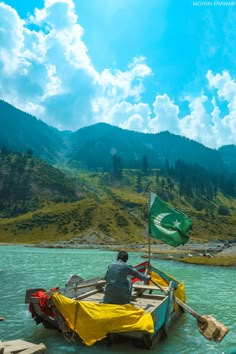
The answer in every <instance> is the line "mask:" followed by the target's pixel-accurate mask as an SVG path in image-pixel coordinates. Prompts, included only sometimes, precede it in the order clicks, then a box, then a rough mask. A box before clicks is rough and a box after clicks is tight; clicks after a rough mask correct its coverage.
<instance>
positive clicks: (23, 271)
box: [0, 246, 236, 354]
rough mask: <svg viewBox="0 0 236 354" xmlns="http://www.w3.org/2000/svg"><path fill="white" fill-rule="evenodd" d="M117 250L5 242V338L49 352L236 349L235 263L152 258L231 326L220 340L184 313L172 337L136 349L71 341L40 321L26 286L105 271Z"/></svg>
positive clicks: (193, 299)
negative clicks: (218, 264)
mask: <svg viewBox="0 0 236 354" xmlns="http://www.w3.org/2000/svg"><path fill="white" fill-rule="evenodd" d="M115 257H116V252H110V251H103V250H71V249H41V248H33V247H23V246H17V247H16V246H0V316H2V317H5V318H6V320H5V321H3V322H0V340H2V341H7V340H13V339H24V340H26V341H31V342H34V343H41V342H42V343H44V344H45V345H46V347H47V350H46V353H47V354H64V353H80V354H88V353H93V354H103V353H111V354H126V353H133V354H135V353H140V354H147V353H153V354H157V353H158V354H164V353H169V354H173V353H181V354H182V353H183V354H187V353H197V354H206V353H217V354H223V353H224V354H233V353H234V354H236V301H235V300H236V299H235V297H236V296H235V294H236V281H235V273H236V270H235V268H229V269H227V268H221V267H203V266H194V265H186V264H181V263H175V262H173V261H163V260H160V261H158V260H153V261H152V263H153V265H154V266H156V267H158V268H160V269H162V270H163V271H165V272H167V273H169V274H171V275H172V276H174V277H175V278H177V279H178V280H183V281H184V282H185V288H186V294H187V299H188V305H189V306H191V307H192V308H193V309H194V310H195V311H197V312H199V313H200V314H202V315H203V314H211V315H213V316H214V317H216V318H217V319H218V320H219V321H221V322H222V323H223V324H225V325H226V326H228V327H229V329H230V332H229V333H228V334H227V336H226V337H225V338H224V339H223V341H222V342H221V343H214V342H210V341H208V340H207V339H205V338H204V337H202V336H201V335H200V334H199V332H198V329H197V325H196V320H195V319H194V318H193V317H192V316H191V315H190V314H188V313H186V314H183V316H181V318H179V319H178V321H177V322H176V323H175V325H174V327H172V328H171V329H170V330H169V334H168V338H167V339H166V340H165V341H163V342H162V343H161V344H159V345H157V346H156V347H155V348H154V350H152V351H149V350H146V349H137V348H135V347H133V346H132V344H130V343H126V344H116V345H113V346H112V347H107V346H105V345H104V344H102V343H97V344H95V345H94V346H92V347H86V346H84V345H83V344H81V342H79V341H77V342H76V343H69V342H66V341H65V340H64V339H63V337H62V335H61V334H60V333H59V332H58V331H54V330H51V331H49V330H46V329H45V328H43V327H42V326H41V325H38V326H36V324H35V322H34V321H33V320H32V319H31V315H30V313H29V311H28V305H25V304H24V297H25V290H26V289H29V288H37V287H43V288H46V289H47V288H51V287H55V286H64V284H65V282H66V281H67V279H68V278H69V276H70V275H72V274H78V275H80V276H82V277H84V278H86V279H88V278H90V277H94V276H103V275H104V273H105V271H106V268H107V265H108V264H109V263H110V262H111V261H113V260H114V259H115ZM142 261H143V259H142V258H141V253H138V252H137V253H130V259H129V263H130V264H133V265H134V264H137V263H140V262H142Z"/></svg>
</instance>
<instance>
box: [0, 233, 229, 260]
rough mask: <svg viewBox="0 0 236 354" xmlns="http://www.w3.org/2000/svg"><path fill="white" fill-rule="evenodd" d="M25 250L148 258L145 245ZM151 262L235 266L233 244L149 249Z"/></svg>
mask: <svg viewBox="0 0 236 354" xmlns="http://www.w3.org/2000/svg"><path fill="white" fill-rule="evenodd" d="M13 245H19V244H12V243H1V244H0V246H13ZM22 246H25V247H40V248H63V249H64V248H69V249H105V250H110V251H119V250H126V251H128V252H143V253H144V255H143V257H144V258H147V257H148V245H147V244H96V243H94V242H93V243H92V242H88V243H79V241H78V240H77V239H76V240H70V241H56V242H48V241H44V242H41V243H39V244H23V245H22ZM151 258H158V259H165V260H174V261H180V262H185V263H192V264H202V265H219V266H236V243H235V242H226V241H215V242H204V243H199V242H193V241H190V242H188V243H187V244H185V245H184V246H179V247H172V246H169V245H167V244H164V243H160V244H154V245H152V246H151Z"/></svg>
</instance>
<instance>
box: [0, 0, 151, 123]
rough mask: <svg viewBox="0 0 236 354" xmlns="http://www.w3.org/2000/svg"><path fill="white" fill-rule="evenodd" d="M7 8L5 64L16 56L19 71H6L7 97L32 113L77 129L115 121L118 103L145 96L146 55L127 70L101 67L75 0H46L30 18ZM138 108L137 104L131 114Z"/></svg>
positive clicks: (2, 11) (3, 94)
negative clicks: (92, 56)
mask: <svg viewBox="0 0 236 354" xmlns="http://www.w3.org/2000/svg"><path fill="white" fill-rule="evenodd" d="M1 14H2V16H4V18H9V21H5V23H4V22H3V25H2V26H3V27H2V29H1V30H2V36H3V34H5V33H7V34H6V35H5V36H6V37H7V36H9V33H10V35H11V38H12V45H11V47H10V48H9V43H8V42H7V40H5V43H6V44H5V45H3V50H2V52H1V53H2V55H1V57H0V60H1V62H0V65H6V63H8V62H10V63H11V66H12V67H13V69H12V70H14V77H13V76H12V77H10V75H9V69H8V72H6V70H5V72H4V73H2V75H1V82H2V86H0V95H1V98H2V99H5V100H6V101H8V102H10V103H12V104H13V105H15V106H16V107H18V108H20V109H22V110H25V111H27V112H29V113H31V114H35V112H37V117H38V118H41V119H42V120H44V121H45V122H46V123H48V124H51V125H54V126H56V127H58V128H61V129H71V130H75V129H79V128H80V127H82V126H84V125H89V124H91V123H93V122H96V121H98V120H99V121H102V120H104V121H106V120H108V121H110V123H111V124H114V121H113V118H112V112H111V111H112V109H113V107H116V108H117V107H119V104H120V103H121V102H122V101H125V100H126V99H128V98H131V99H133V100H134V101H138V100H140V97H141V94H142V92H143V91H144V85H143V80H144V79H145V77H147V76H149V75H150V74H151V69H150V68H149V67H148V66H147V65H146V63H145V58H142V57H140V58H134V59H133V60H132V61H131V63H130V64H129V65H128V69H127V70H126V71H121V70H118V69H117V70H114V71H112V70H110V69H109V68H108V69H105V70H103V71H102V72H101V73H99V72H98V71H96V69H95V68H94V66H93V64H92V62H91V60H90V57H89V56H88V51H87V47H86V45H85V43H84V42H83V38H82V37H83V32H84V31H83V28H82V27H81V26H80V24H79V23H78V17H77V15H76V13H75V7H74V2H73V1H72V0H46V1H45V6H44V8H43V9H35V13H34V15H31V16H29V18H28V20H27V21H23V20H21V19H20V18H19V16H18V15H17V13H16V11H15V10H14V9H12V8H11V7H10V6H6V5H4V4H3V5H2V6H1V8H0V16H1ZM32 26H34V27H32ZM13 28H14V31H13V30H12V29H13ZM32 28H34V29H32ZM3 44H4V41H3ZM13 51H14V54H15V53H16V55H14V56H13V57H14V58H18V59H17V60H15V63H14V66H13V61H10V60H9V57H10V56H12V53H13ZM35 107H37V110H35ZM133 114H136V109H135V108H134V112H133V113H132V114H128V115H126V117H127V119H129V118H130V115H133ZM117 124H118V123H117ZM120 124H121V125H122V124H123V123H122V120H121V122H120ZM128 125H129V123H127V126H128ZM132 126H133V124H132Z"/></svg>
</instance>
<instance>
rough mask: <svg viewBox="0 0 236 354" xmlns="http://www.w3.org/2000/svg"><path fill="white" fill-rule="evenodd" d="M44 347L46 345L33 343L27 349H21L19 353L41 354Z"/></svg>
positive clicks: (43, 351)
mask: <svg viewBox="0 0 236 354" xmlns="http://www.w3.org/2000/svg"><path fill="white" fill-rule="evenodd" d="M45 349H46V347H45V345H44V344H43V343H40V344H34V345H33V346H32V347H30V348H29V349H26V350H23V351H22V352H20V354H34V353H40V354H43V353H45Z"/></svg>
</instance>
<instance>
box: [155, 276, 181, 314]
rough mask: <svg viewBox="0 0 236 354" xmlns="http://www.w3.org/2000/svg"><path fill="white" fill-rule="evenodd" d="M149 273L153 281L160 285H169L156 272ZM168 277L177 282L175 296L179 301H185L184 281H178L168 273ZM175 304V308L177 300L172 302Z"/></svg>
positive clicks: (176, 307)
mask: <svg viewBox="0 0 236 354" xmlns="http://www.w3.org/2000/svg"><path fill="white" fill-rule="evenodd" d="M150 275H151V278H152V279H153V280H155V282H156V283H157V284H159V285H162V286H169V281H168V280H166V279H164V278H162V277H161V276H160V275H159V274H157V273H156V272H153V271H151V272H150ZM168 276H169V277H170V278H172V279H173V280H175V281H176V282H177V283H178V287H177V289H176V290H175V296H176V297H177V298H178V299H180V300H181V301H183V302H186V295H185V289H184V283H183V282H181V283H180V282H179V281H178V280H176V279H175V278H173V277H171V276H170V275H168ZM174 306H175V310H177V309H178V306H179V305H178V304H177V302H175V304H174Z"/></svg>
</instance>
